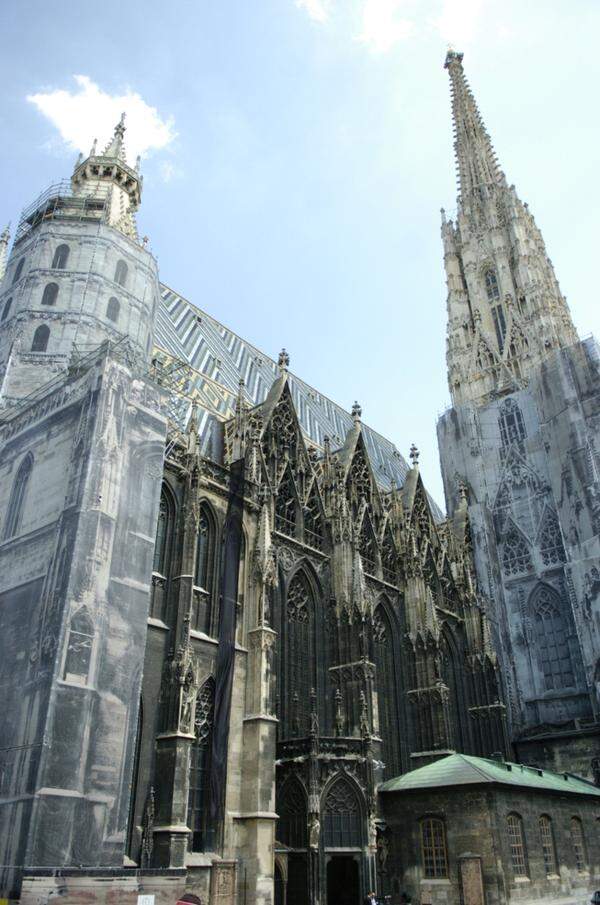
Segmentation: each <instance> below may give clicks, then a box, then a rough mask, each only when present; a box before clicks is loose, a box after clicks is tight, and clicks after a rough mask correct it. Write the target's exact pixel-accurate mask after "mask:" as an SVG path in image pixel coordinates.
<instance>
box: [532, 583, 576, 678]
mask: <svg viewBox="0 0 600 905" xmlns="http://www.w3.org/2000/svg"><path fill="white" fill-rule="evenodd" d="M562 603H563V602H562V601H561V599H560V597H559V595H558V594H557V592H556V591H554V590H553V589H552V588H550V587H548V586H547V585H541V586H539V587H538V588H537V589H536V590H535V591H534V592H533V594H532V605H533V611H534V613H535V634H536V642H537V643H536V649H537V651H538V656H539V658H540V665H541V668H542V672H543V674H544V683H545V685H546V688H547V689H553V688H571V687H572V686H573V685H574V684H575V676H574V670H573V662H572V660H571V651H570V649H569V635H570V631H569V624H568V622H567V620H566V618H565V617H564V615H563V606H562Z"/></svg>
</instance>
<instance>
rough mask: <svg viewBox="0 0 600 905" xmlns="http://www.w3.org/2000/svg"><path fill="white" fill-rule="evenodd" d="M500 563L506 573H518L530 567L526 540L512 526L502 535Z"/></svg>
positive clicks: (529, 554) (529, 555)
mask: <svg viewBox="0 0 600 905" xmlns="http://www.w3.org/2000/svg"><path fill="white" fill-rule="evenodd" d="M502 565H503V566H504V571H505V572H506V573H507V574H508V575H519V574H520V573H521V572H527V571H528V570H529V569H531V553H530V552H529V546H528V545H527V541H526V540H525V538H524V537H523V535H522V534H521V532H520V531H518V530H517V529H516V528H514V527H512V528H510V529H509V531H508V532H507V533H506V535H505V537H504V552H503V554H502Z"/></svg>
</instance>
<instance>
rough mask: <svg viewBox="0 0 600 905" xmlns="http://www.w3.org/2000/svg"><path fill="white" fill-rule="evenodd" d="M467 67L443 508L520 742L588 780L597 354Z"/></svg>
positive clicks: (597, 609) (594, 669) (458, 145)
mask: <svg viewBox="0 0 600 905" xmlns="http://www.w3.org/2000/svg"><path fill="white" fill-rule="evenodd" d="M462 59H463V55H462V54H461V53H456V52H455V51H450V52H449V53H448V54H447V57H446V64H445V65H446V69H447V70H448V74H449V77H450V86H451V92H452V112H453V119H454V134H455V142H454V146H455V152H456V165H457V176H458V211H457V215H456V220H455V221H452V220H447V219H446V216H445V214H444V212H443V211H442V239H443V244H444V262H445V269H446V280H447V288H448V296H447V305H448V333H447V364H448V384H449V388H450V393H451V398H452V408H451V409H450V410H449V411H447V412H446V413H445V414H444V415H443V416H442V418H441V419H440V421H439V424H438V440H439V445H440V456H441V463H442V473H443V479H444V487H445V495H446V504H447V507H448V511H449V514H450V515H452V513H453V512H454V510H455V509H456V507H457V506H458V504H459V501H460V487H461V486H462V485H463V484H464V485H466V488H467V493H468V499H469V512H470V517H471V524H472V526H473V534H474V545H475V556H476V563H477V570H478V575H479V581H480V584H481V586H482V587H483V588H484V590H485V592H486V594H487V596H488V597H489V600H490V604H489V608H490V615H491V617H492V619H493V622H494V626H495V633H496V643H497V645H498V648H499V651H500V655H501V658H502V660H503V665H504V669H503V674H504V676H505V681H506V685H507V691H508V699H509V702H510V707H511V720H512V729H513V734H514V737H515V738H516V739H518V740H519V744H520V745H521V746H524V747H526V746H527V745H529V746H530V748H531V746H533V748H534V749H535V751H534V753H533V754H531V756H532V757H534V756H535V758H536V759H537V760H543V759H544V757H547V758H550V759H551V760H552V759H553V763H554V765H555V766H559V767H560V766H564V765H565V764H567V763H568V761H562V760H561V757H562V753H561V752H562V744H563V742H561V741H559V736H560V738H562V739H563V741H564V744H565V745H566V744H567V741H566V740H568V739H570V738H572V735H573V733H576V734H579V735H580V736H582V737H584V739H585V740H584V741H583V742H582V743H581V745H580V746H579V747H578V748H577V751H578V752H579V754H580V756H579V761H578V762H577V763H574V762H573V760H572V759H571V762H570V766H571V768H576V769H581V770H584V771H588V772H589V769H590V760H591V757H592V753H593V745H592V741H591V739H592V737H593V736H592V734H591V730H592V727H593V726H594V725H595V720H596V715H597V712H598V703H597V695H596V692H595V686H596V682H597V680H598V677H599V675H600V672H599V669H598V651H599V649H600V647H599V641H600V638H599V636H598V625H599V624H598V619H599V615H600V542H599V536H598V535H599V532H600V484H599V476H600V458H599V453H600V448H599V445H598V442H599V441H598V429H599V425H600V362H599V359H600V356H599V350H598V346H597V344H596V342H595V341H594V340H593V339H588V340H585V341H580V340H579V339H578V336H577V334H576V331H575V329H574V326H573V323H572V320H571V316H570V313H569V309H568V307H567V304H566V300H565V298H564V296H563V295H562V293H561V291H560V288H559V285H558V282H557V279H556V276H555V274H554V270H553V267H552V262H551V261H550V259H549V257H548V254H547V252H546V248H545V245H544V241H543V238H542V234H541V232H540V230H539V228H538V227H537V225H536V223H535V220H534V218H533V216H532V214H531V213H530V211H529V209H528V207H527V204H525V203H523V202H522V201H520V199H519V198H518V196H517V193H516V191H515V188H514V186H512V185H509V184H508V183H507V180H506V178H505V176H504V174H503V172H502V170H501V169H500V166H499V164H498V161H497V159H496V156H495V154H494V151H493V147H492V143H491V141H490V138H489V135H488V133H487V131H486V128H485V126H484V123H483V120H482V118H481V115H480V113H479V111H478V109H477V106H476V104H475V100H474V98H473V94H472V92H471V89H470V87H469V85H468V82H467V80H466V78H465V74H464V70H463V64H462ZM463 492H464V491H463ZM542 739H543V742H542ZM542 749H543V750H542ZM571 750H572V751H573V750H575V749H573V748H572V749H571ZM530 753H531V752H530ZM571 757H573V755H571Z"/></svg>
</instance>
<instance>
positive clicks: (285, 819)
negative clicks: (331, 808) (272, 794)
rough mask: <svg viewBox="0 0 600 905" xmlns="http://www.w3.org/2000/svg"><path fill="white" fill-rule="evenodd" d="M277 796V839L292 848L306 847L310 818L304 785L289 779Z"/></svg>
mask: <svg viewBox="0 0 600 905" xmlns="http://www.w3.org/2000/svg"><path fill="white" fill-rule="evenodd" d="M277 797H278V801H277V813H278V814H279V819H278V821H277V832H276V837H277V841H278V842H283V844H284V845H289V847H290V848H306V846H307V822H308V819H307V808H306V794H305V792H304V790H303V788H302V786H301V785H300V783H299V782H298V780H296V779H291V780H288V782H286V783H285V785H284V786H283V788H282V789H281V792H280V794H279V795H278V796H277Z"/></svg>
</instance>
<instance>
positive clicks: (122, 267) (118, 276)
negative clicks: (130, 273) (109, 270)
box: [115, 260, 127, 286]
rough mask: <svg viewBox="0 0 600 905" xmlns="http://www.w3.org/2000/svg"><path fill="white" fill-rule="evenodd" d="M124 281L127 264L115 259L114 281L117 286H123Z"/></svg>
mask: <svg viewBox="0 0 600 905" xmlns="http://www.w3.org/2000/svg"><path fill="white" fill-rule="evenodd" d="M126 282H127V264H126V263H125V261H123V260H120V261H117V266H116V267H115V283H118V284H119V286H124V285H125V283H126Z"/></svg>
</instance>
